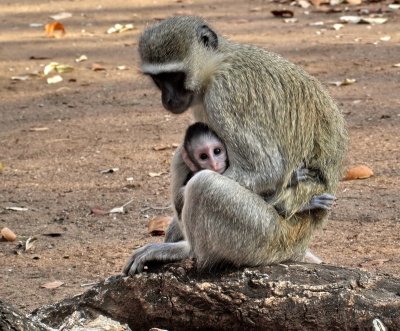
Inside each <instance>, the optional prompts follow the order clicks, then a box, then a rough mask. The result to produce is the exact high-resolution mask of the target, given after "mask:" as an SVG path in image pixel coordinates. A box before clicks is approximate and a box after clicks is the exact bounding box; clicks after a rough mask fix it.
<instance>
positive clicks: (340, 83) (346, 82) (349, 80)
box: [329, 78, 356, 86]
mask: <svg viewBox="0 0 400 331" xmlns="http://www.w3.org/2000/svg"><path fill="white" fill-rule="evenodd" d="M355 82H356V80H355V79H354V78H346V79H344V80H342V81H335V82H329V84H331V85H335V86H346V85H351V84H354V83H355Z"/></svg>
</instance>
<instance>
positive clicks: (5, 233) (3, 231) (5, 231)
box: [0, 228, 17, 241]
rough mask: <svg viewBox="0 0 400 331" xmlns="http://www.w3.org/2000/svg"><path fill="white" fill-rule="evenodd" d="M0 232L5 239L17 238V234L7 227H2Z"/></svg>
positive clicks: (12, 239)
mask: <svg viewBox="0 0 400 331" xmlns="http://www.w3.org/2000/svg"><path fill="white" fill-rule="evenodd" d="M0 233H1V235H2V237H3V239H4V240H6V241H14V240H15V239H16V238H17V235H16V234H15V233H14V232H13V231H11V230H10V229H9V228H2V229H1V231H0Z"/></svg>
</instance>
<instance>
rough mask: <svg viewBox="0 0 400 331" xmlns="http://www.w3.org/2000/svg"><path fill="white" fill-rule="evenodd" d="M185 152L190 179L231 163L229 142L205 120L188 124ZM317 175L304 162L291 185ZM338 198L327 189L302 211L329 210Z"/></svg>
mask: <svg viewBox="0 0 400 331" xmlns="http://www.w3.org/2000/svg"><path fill="white" fill-rule="evenodd" d="M181 156H182V159H183V161H184V162H185V163H186V165H187V166H188V167H189V169H190V170H191V171H192V173H191V174H189V177H188V179H187V181H188V180H189V179H190V178H191V177H192V176H193V174H194V173H196V172H198V171H200V170H205V169H208V170H212V171H215V172H218V173H219V174H221V175H222V174H223V173H224V172H225V170H226V169H227V168H228V166H229V160H228V153H227V151H226V147H225V144H224V143H223V142H222V140H221V139H220V138H219V137H218V136H217V134H216V133H215V132H214V131H213V130H211V129H210V128H209V127H208V125H207V124H205V123H202V122H196V123H194V124H192V125H190V126H189V127H188V128H187V130H186V134H185V138H184V140H183V148H182V151H181ZM313 176H314V177H315V176H317V175H316V174H313V171H311V170H309V169H307V168H306V167H305V166H304V165H301V166H300V167H299V168H298V169H296V170H295V171H294V172H293V174H292V178H291V181H290V183H289V186H290V187H293V186H296V185H297V184H298V183H299V182H301V181H305V180H308V179H310V178H312V177H313ZM334 200H335V197H334V196H332V195H330V194H326V193H324V194H321V195H317V196H314V197H313V198H312V199H311V201H310V202H309V203H308V204H307V205H305V206H304V207H303V208H302V209H301V210H299V212H305V211H309V210H312V209H326V210H329V209H331V208H332V205H333V202H334ZM277 209H278V208H277ZM278 212H279V213H280V214H284V213H285V211H284V210H279V209H278Z"/></svg>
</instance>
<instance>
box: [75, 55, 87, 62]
mask: <svg viewBox="0 0 400 331" xmlns="http://www.w3.org/2000/svg"><path fill="white" fill-rule="evenodd" d="M87 59H88V57H87V56H86V55H81V56H80V57H78V58H77V59H75V62H83V61H86V60H87Z"/></svg>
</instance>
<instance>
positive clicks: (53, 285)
mask: <svg viewBox="0 0 400 331" xmlns="http://www.w3.org/2000/svg"><path fill="white" fill-rule="evenodd" d="M61 285H64V283H63V282H60V281H59V280H55V281H54V282H49V283H45V284H42V285H40V287H43V288H48V289H53V288H57V287H60V286H61Z"/></svg>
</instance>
